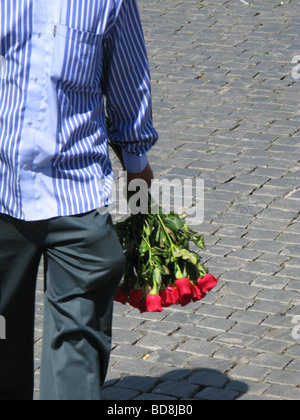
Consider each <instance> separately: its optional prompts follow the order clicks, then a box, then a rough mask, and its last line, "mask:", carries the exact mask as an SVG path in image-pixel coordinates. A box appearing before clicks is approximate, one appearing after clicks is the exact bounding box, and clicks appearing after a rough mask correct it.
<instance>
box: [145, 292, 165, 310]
mask: <svg viewBox="0 0 300 420" xmlns="http://www.w3.org/2000/svg"><path fill="white" fill-rule="evenodd" d="M162 311H163V308H162V300H161V297H160V296H159V295H148V296H147V297H146V312H162Z"/></svg>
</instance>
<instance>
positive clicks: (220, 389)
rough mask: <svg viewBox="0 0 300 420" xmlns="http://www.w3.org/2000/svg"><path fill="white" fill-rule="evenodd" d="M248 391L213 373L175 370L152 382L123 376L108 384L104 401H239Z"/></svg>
mask: <svg viewBox="0 0 300 420" xmlns="http://www.w3.org/2000/svg"><path fill="white" fill-rule="evenodd" d="M247 391H248V385H247V384H245V383H243V382H240V381H237V380H230V378H228V376H227V375H225V374H224V373H221V372H220V371H218V370H214V369H197V370H190V369H176V370H172V371H170V372H168V373H167V374H165V375H163V376H161V377H159V378H153V377H151V376H124V377H123V378H122V379H120V380H117V379H115V380H110V381H108V382H107V383H106V384H105V388H104V390H103V394H102V398H103V400H106V401H125V400H155V401H157V400H181V399H195V400H216V401H220V400H236V399H238V398H240V397H241V396H242V395H243V394H245V393H246V392H247Z"/></svg>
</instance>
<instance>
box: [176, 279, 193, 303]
mask: <svg viewBox="0 0 300 420" xmlns="http://www.w3.org/2000/svg"><path fill="white" fill-rule="evenodd" d="M175 284H176V287H177V289H178V293H179V296H180V298H181V299H182V298H183V297H190V298H192V296H193V291H192V284H191V282H190V280H189V279H186V278H183V279H178V280H176V282H175Z"/></svg>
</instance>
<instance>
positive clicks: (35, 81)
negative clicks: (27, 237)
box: [0, 0, 158, 221]
mask: <svg viewBox="0 0 300 420" xmlns="http://www.w3.org/2000/svg"><path fill="white" fill-rule="evenodd" d="M0 56H1V57H2V61H1V63H2V65H1V67H2V68H1V72H0V75H1V77H0V79H1V80H0V213H4V214H8V215H10V216H12V217H14V218H17V219H21V220H27V221H34V220H45V219H50V218H53V217H58V216H70V215H76V214H82V213H86V212H88V211H92V210H94V209H96V208H99V207H103V206H106V205H109V204H111V203H112V201H113V198H112V185H113V172H112V166H111V163H110V159H109V154H108V135H107V128H106V121H105V114H106V113H107V115H108V116H109V118H110V120H111V122H112V124H113V125H112V128H111V133H110V138H111V140H112V141H113V142H116V143H117V144H120V145H121V146H122V148H123V151H124V153H125V154H130V155H131V156H140V155H144V154H145V153H147V151H148V150H150V149H151V147H152V146H153V145H154V144H155V143H156V141H157V139H158V135H157V132H156V131H155V129H154V127H153V123H152V104H151V87H150V74H149V65H148V59H147V53H146V48H145V41H144V36H143V31H142V25H141V21H140V17H139V12H138V6H137V1H136V0H84V1H83V0H51V1H47V2H46V1H44V0H1V1H0ZM3 63H4V64H3ZM4 66H5V70H3V67H4ZM127 169H128V168H127Z"/></svg>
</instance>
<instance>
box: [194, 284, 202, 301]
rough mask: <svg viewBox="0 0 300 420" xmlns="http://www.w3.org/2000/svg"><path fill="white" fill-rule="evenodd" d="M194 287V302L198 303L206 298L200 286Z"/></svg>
mask: <svg viewBox="0 0 300 420" xmlns="http://www.w3.org/2000/svg"><path fill="white" fill-rule="evenodd" d="M192 287H193V302H197V301H198V300H201V299H203V298H204V297H205V293H204V294H203V293H202V292H201V290H200V289H199V287H198V285H197V284H195V285H193V286H192Z"/></svg>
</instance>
